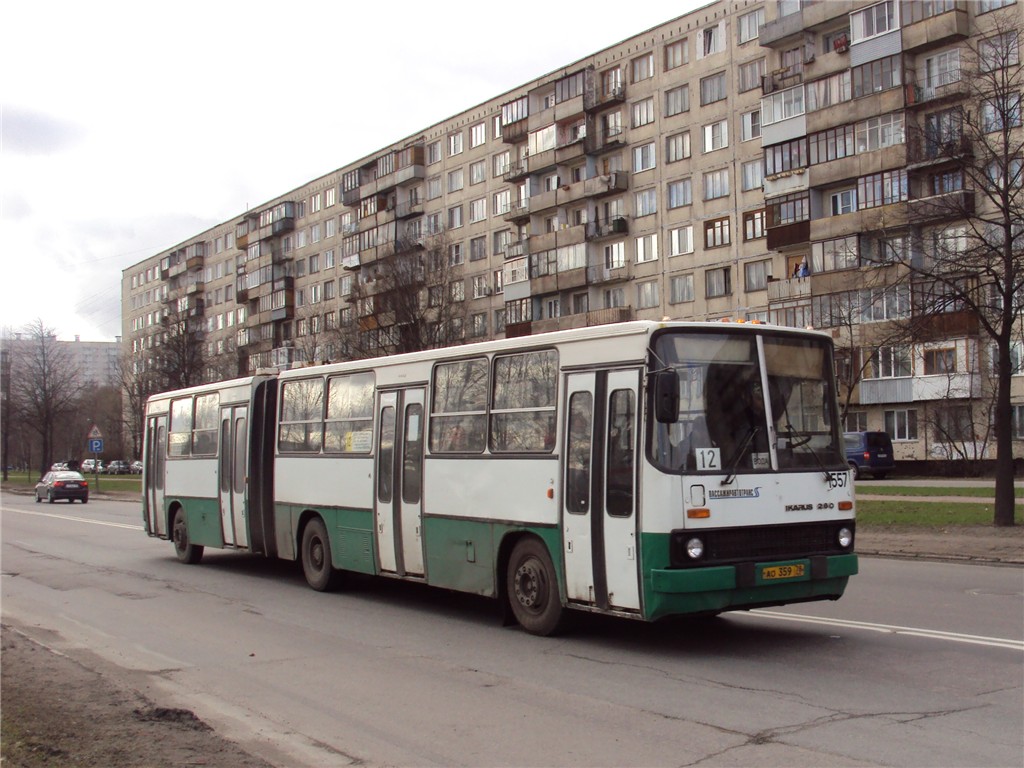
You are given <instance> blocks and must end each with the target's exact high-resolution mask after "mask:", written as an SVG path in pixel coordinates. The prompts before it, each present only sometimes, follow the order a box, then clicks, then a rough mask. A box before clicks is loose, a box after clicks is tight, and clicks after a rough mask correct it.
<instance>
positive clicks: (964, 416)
mask: <svg viewBox="0 0 1024 768" xmlns="http://www.w3.org/2000/svg"><path fill="white" fill-rule="evenodd" d="M933 426H934V428H935V439H936V441H938V442H940V443H947V442H952V441H962V440H973V439H974V423H973V419H972V418H971V407H970V406H969V405H942V406H939V407H937V408H936V409H935V412H934V414H933Z"/></svg>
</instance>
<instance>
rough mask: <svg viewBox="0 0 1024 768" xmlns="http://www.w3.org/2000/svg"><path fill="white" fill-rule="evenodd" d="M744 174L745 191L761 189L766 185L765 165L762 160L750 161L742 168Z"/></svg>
mask: <svg viewBox="0 0 1024 768" xmlns="http://www.w3.org/2000/svg"><path fill="white" fill-rule="evenodd" d="M740 170H741V171H742V173H743V191H744V192H749V191H750V190H752V189H761V186H762V184H763V183H764V163H763V162H762V161H761V160H750V161H748V162H746V163H743V165H742V166H740Z"/></svg>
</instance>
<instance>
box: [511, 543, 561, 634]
mask: <svg viewBox="0 0 1024 768" xmlns="http://www.w3.org/2000/svg"><path fill="white" fill-rule="evenodd" d="M506 594H507V595H508V601H509V605H510V607H511V608H512V614H513V615H514V616H515V617H516V621H518V622H519V625H520V626H521V627H522V628H523V629H525V630H526V631H527V632H529V633H530V634H532V635H545V636H546V635H553V634H555V633H556V632H558V630H559V629H560V628H561V626H562V620H563V618H564V614H565V611H564V609H563V607H562V598H561V596H560V595H559V593H558V579H557V577H556V576H555V568H554V566H553V565H552V564H551V557H550V555H548V551H547V548H546V547H545V546H544V545H543V544H542V543H541V542H540V541H539V540H538V539H534V538H526V539H522V540H521V541H519V542H518V543H517V544H516V545H515V547H514V548H513V550H512V556H511V557H510V558H509V561H508V574H507V583H506Z"/></svg>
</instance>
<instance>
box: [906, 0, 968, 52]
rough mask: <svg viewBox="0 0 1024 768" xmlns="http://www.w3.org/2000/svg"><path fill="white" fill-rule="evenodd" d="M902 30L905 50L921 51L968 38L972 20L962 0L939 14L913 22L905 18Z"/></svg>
mask: <svg viewBox="0 0 1024 768" xmlns="http://www.w3.org/2000/svg"><path fill="white" fill-rule="evenodd" d="M907 6H910V4H907ZM905 7H906V6H905ZM911 7H912V6H911ZM901 32H902V34H903V52H904V53H921V52H923V51H930V50H932V49H933V48H938V47H940V46H944V45H950V44H952V43H956V42H959V41H960V40H965V39H967V37H968V35H969V34H970V20H969V19H968V18H967V9H966V7H964V3H962V2H960V3H957V7H956V8H954V9H953V10H951V11H947V12H946V13H943V14H940V15H938V16H932V17H931V18H927V19H921V20H920V21H913V22H911V23H908V20H906V19H904V20H903V27H902V29H901Z"/></svg>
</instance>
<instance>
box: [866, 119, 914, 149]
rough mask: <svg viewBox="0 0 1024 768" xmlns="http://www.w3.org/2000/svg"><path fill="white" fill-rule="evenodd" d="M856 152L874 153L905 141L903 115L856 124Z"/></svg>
mask: <svg viewBox="0 0 1024 768" xmlns="http://www.w3.org/2000/svg"><path fill="white" fill-rule="evenodd" d="M856 136H857V152H858V153H860V152H874V151H875V150H877V149H884V148H885V147H891V146H894V145H896V144H902V143H903V142H904V141H905V134H904V130H903V113H902V112H893V113H892V114H890V115H882V116H881V117H872V118H869V119H867V120H864V121H863V122H860V123H857V128H856Z"/></svg>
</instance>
